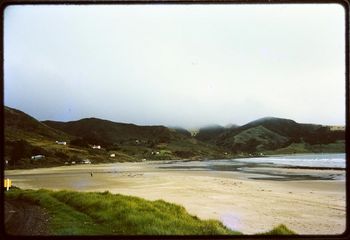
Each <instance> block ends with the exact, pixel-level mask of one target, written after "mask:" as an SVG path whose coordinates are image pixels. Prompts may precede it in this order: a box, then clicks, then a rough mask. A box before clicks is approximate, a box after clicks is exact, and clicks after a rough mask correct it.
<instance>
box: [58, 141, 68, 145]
mask: <svg viewBox="0 0 350 240" xmlns="http://www.w3.org/2000/svg"><path fill="white" fill-rule="evenodd" d="M56 143H57V144H59V145H67V142H63V141H56Z"/></svg>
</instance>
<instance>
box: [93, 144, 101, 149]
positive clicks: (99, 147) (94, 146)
mask: <svg viewBox="0 0 350 240" xmlns="http://www.w3.org/2000/svg"><path fill="white" fill-rule="evenodd" d="M92 148H93V149H101V146H100V145H92Z"/></svg>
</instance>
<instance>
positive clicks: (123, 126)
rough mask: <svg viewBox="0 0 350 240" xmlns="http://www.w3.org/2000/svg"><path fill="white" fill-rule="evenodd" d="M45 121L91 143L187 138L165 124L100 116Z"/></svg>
mask: <svg viewBox="0 0 350 240" xmlns="http://www.w3.org/2000/svg"><path fill="white" fill-rule="evenodd" d="M43 123H44V124H46V125H48V126H50V127H52V128H55V129H59V130H61V131H63V132H65V133H68V134H70V135H73V136H76V137H81V138H84V139H86V140H87V141H89V142H90V143H91V144H102V145H111V144H114V143H121V144H123V143H125V142H154V143H161V142H165V143H166V142H170V141H172V140H179V139H184V138H186V135H185V134H184V133H183V132H182V131H179V130H175V131H171V130H170V129H168V128H166V127H164V126H138V125H135V124H127V123H116V122H112V121H108V120H102V119H98V118H85V119H81V120H78V121H71V122H56V121H44V122H43Z"/></svg>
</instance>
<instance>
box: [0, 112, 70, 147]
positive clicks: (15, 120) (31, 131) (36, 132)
mask: <svg viewBox="0 0 350 240" xmlns="http://www.w3.org/2000/svg"><path fill="white" fill-rule="evenodd" d="M4 123H5V125H4V129H5V138H6V140H20V139H24V138H26V139H51V140H61V141H62V140H68V139H69V137H70V136H69V135H67V134H66V133H64V132H62V131H59V130H57V129H54V128H51V127H49V126H47V125H46V124H44V123H41V122H39V121H38V120H36V119H35V118H33V117H31V116H29V115H28V114H26V113H24V112H22V111H19V110H17V109H14V108H10V107H6V106H5V107H4Z"/></svg>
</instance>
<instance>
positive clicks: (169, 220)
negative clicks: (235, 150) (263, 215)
mask: <svg viewBox="0 0 350 240" xmlns="http://www.w3.org/2000/svg"><path fill="white" fill-rule="evenodd" d="M5 197H6V199H9V200H20V201H27V202H30V203H33V204H36V205H39V206H41V207H43V208H44V209H46V211H48V212H49V214H50V216H51V219H50V222H49V229H50V233H51V234H53V235H113V234H116V235H237V234H241V233H240V232H236V231H232V230H230V229H228V228H226V227H225V226H224V225H223V224H222V223H221V222H219V221H216V220H200V219H198V218H197V217H195V216H191V215H189V214H188V213H187V212H186V210H185V208H183V207H181V206H178V205H175V204H171V203H167V202H165V201H162V200H157V201H147V200H144V199H141V198H138V197H131V196H124V195H120V194H111V193H109V192H108V191H106V192H103V193H98V192H86V193H84V192H74V191H50V190H43V189H41V190H21V189H12V190H11V191H9V192H6V196H5ZM265 234H294V232H292V231H290V230H289V229H287V228H286V227H285V226H283V225H280V226H278V227H277V228H274V229H273V230H271V231H270V232H268V233H265Z"/></svg>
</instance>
